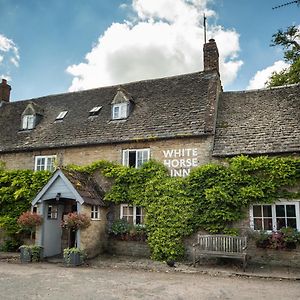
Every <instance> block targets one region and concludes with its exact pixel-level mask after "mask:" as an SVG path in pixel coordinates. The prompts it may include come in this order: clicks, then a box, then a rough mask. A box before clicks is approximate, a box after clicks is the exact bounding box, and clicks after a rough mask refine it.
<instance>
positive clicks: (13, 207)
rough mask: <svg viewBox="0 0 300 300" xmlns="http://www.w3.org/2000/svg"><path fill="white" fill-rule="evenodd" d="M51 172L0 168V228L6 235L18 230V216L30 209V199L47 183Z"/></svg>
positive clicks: (13, 233)
mask: <svg viewBox="0 0 300 300" xmlns="http://www.w3.org/2000/svg"><path fill="white" fill-rule="evenodd" d="M50 175H51V173H50V172H46V171H40V172H34V171H31V170H16V171H5V170H4V169H2V170H0V207H1V209H0V228H1V229H4V231H5V232H6V234H7V235H9V236H14V235H16V234H17V233H18V232H19V231H20V226H19V225H18V224H17V219H18V217H19V216H20V215H21V214H22V213H23V212H25V211H27V210H30V208H31V201H32V199H33V198H34V197H35V196H36V194H37V193H38V192H39V190H40V189H41V188H42V187H43V186H44V185H45V184H46V183H47V181H48V180H49V178H50Z"/></svg>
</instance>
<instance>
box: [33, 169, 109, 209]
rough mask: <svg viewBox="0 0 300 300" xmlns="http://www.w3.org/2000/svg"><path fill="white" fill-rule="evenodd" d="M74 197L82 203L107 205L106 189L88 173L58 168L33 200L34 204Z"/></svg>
mask: <svg viewBox="0 0 300 300" xmlns="http://www.w3.org/2000/svg"><path fill="white" fill-rule="evenodd" d="M57 195H59V197H60V198H69V199H74V200H76V201H77V202H79V203H80V204H83V203H86V204H90V205H100V206H106V204H105V202H104V200H103V199H104V191H103V190H102V189H101V187H100V186H99V185H98V184H97V183H96V182H95V180H94V179H93V177H92V176H89V174H87V173H83V172H78V171H73V170H66V169H58V170H56V171H55V172H54V174H53V175H52V177H51V178H50V179H49V181H48V182H47V184H46V185H45V186H44V187H43V188H42V189H41V190H40V192H39V193H38V194H37V195H36V197H35V198H34V199H33V200H32V202H31V203H32V205H35V204H37V203H38V202H42V201H45V200H49V199H55V198H56V197H57Z"/></svg>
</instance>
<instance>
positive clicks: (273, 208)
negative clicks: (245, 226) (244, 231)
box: [250, 200, 300, 232]
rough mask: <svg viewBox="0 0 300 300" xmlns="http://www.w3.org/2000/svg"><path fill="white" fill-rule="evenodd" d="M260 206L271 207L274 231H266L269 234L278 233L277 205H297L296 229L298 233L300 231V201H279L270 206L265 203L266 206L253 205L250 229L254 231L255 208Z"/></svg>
mask: <svg viewBox="0 0 300 300" xmlns="http://www.w3.org/2000/svg"><path fill="white" fill-rule="evenodd" d="M255 205H258V206H263V205H270V206H271V211H272V230H265V231H268V232H271V231H277V222H276V205H284V206H286V205H295V212H296V229H297V231H300V202H299V201H284V200H282V201H278V202H276V203H274V204H268V203H264V204H253V205H251V206H250V228H251V229H252V230H255V229H254V215H253V206H255ZM287 218H288V217H287V216H285V219H287ZM255 231H260V230H258V229H256V230H255Z"/></svg>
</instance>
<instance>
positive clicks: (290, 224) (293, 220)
mask: <svg viewBox="0 0 300 300" xmlns="http://www.w3.org/2000/svg"><path fill="white" fill-rule="evenodd" d="M287 226H288V227H292V228H295V229H297V224H296V218H290V219H287Z"/></svg>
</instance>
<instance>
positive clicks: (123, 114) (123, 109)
mask: <svg viewBox="0 0 300 300" xmlns="http://www.w3.org/2000/svg"><path fill="white" fill-rule="evenodd" d="M120 110H121V113H120V118H122V119H123V118H127V103H123V104H121V105H120Z"/></svg>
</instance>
